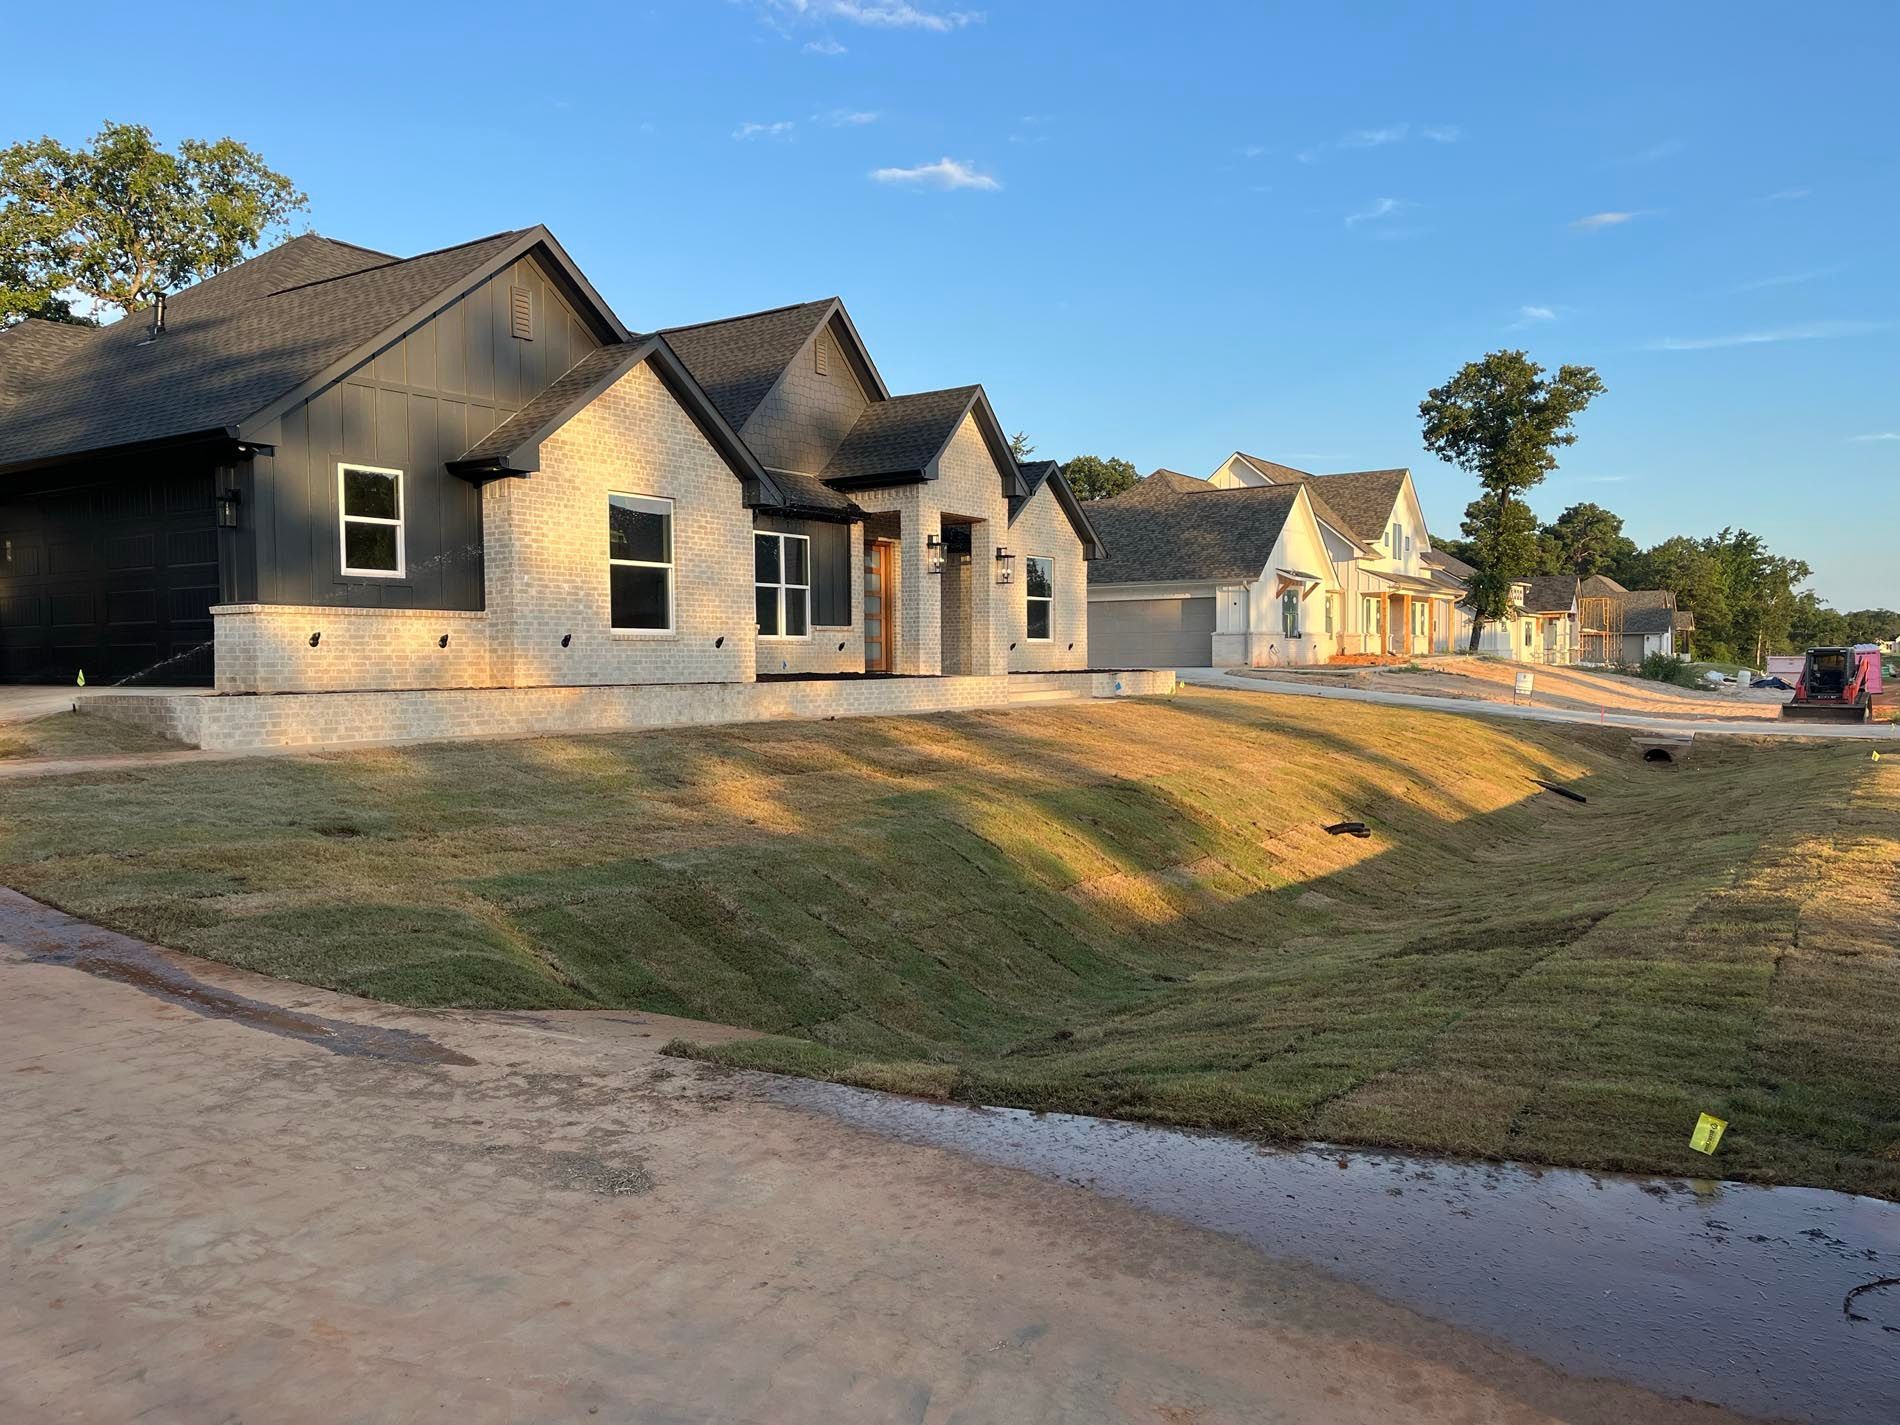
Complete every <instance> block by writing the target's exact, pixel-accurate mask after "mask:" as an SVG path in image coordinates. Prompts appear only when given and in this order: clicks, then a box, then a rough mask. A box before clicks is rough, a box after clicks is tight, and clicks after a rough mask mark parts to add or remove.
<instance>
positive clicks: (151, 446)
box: [0, 426, 273, 475]
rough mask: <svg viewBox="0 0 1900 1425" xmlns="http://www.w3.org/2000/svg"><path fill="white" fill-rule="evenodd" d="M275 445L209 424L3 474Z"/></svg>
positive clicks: (11, 467) (21, 465)
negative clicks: (194, 449) (201, 449)
mask: <svg viewBox="0 0 1900 1425" xmlns="http://www.w3.org/2000/svg"><path fill="white" fill-rule="evenodd" d="M272 444H273V442H271V441H269V440H250V439H246V438H245V437H244V436H243V435H242V434H240V432H239V430H238V428H237V427H236V426H209V427H207V428H206V429H204V430H197V431H186V432H184V433H183V434H181V435H162V436H155V437H153V438H152V439H151V440H132V441H126V442H123V443H122V444H119V445H101V446H94V447H91V448H89V449H85V450H69V451H63V452H61V453H59V454H57V455H36V456H34V457H32V458H31V459H28V460H15V461H11V462H9V463H7V464H4V465H0V475H24V474H26V473H28V472H30V471H33V470H50V469H54V468H56V467H58V466H61V465H84V464H88V463H90V462H92V461H98V460H122V459H126V458H129V457H131V456H137V455H149V454H153V453H155V452H157V451H161V450H175V449H183V448H185V447H187V446H193V445H210V446H217V445H230V446H232V447H244V446H254V447H257V448H259V449H269V448H270V447H271V445H272ZM232 453H233V454H241V453H243V452H242V450H241V449H234V450H233V452H232Z"/></svg>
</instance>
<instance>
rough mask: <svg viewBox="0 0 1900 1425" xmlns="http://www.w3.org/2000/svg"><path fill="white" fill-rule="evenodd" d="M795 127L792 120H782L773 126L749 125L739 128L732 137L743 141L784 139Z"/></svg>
mask: <svg viewBox="0 0 1900 1425" xmlns="http://www.w3.org/2000/svg"><path fill="white" fill-rule="evenodd" d="M795 127H796V125H794V124H793V123H792V121H791V120H790V119H780V120H779V121H778V122H777V123H773V124H749V123H748V124H741V125H739V127H738V128H736V129H734V130H733V131H732V136H733V137H734V138H735V139H739V140H741V141H744V140H746V139H782V138H784V137H785V136H786V135H787V134H789V133H790V132H791V131H792V130H793V128H795Z"/></svg>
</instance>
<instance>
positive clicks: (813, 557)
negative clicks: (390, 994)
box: [0, 227, 1101, 701]
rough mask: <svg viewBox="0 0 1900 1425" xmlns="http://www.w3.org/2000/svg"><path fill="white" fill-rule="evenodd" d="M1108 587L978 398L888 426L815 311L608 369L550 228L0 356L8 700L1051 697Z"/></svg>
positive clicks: (184, 308) (866, 373) (937, 394)
mask: <svg viewBox="0 0 1900 1425" xmlns="http://www.w3.org/2000/svg"><path fill="white" fill-rule="evenodd" d="M1100 551H1101V545H1100V543H1099V541H1098V538H1097V536H1096V533H1095V531H1094V529H1093V528H1092V527H1091V525H1090V522H1089V520H1088V518H1087V516H1086V514H1085V512H1084V510H1083V508H1082V506H1081V505H1080V504H1079V503H1078V502H1077V501H1076V499H1075V498H1074V496H1073V494H1072V493H1071V492H1070V490H1069V488H1068V486H1067V484H1066V482H1065V481H1064V480H1063V478H1062V475H1061V473H1060V471H1059V470H1057V469H1055V468H1054V467H1052V466H1047V465H1040V466H1027V467H1019V466H1018V465H1017V463H1016V462H1015V460H1014V459H1013V458H1012V455H1011V451H1010V448H1009V443H1008V440H1007V439H1006V438H1005V436H1004V434H1003V429H1002V427H1001V425H1000V424H999V423H998V421H997V418H996V414H995V412H994V411H993V410H992V409H991V407H990V402H989V399H988V397H987V396H986V395H985V393H984V391H983V388H982V387H981V386H978V385H963V386H956V387H950V388H947V389H943V390H937V391H928V392H921V393H913V394H893V393H892V392H891V391H890V390H889V389H888V388H887V387H886V385H885V382H884V379H883V377H882V376H881V375H880V374H879V373H878V369H877V366H876V364H875V363H874V362H873V360H872V358H871V355H870V352H869V351H868V349H867V348H866V346H865V344H864V342H863V340H862V339H861V338H860V336H859V334H858V331H857V328H856V326H855V324H854V323H853V321H852V319H851V317H850V315H849V314H848V313H847V311H846V310H845V307H844V305H843V303H842V302H840V301H839V300H837V299H836V298H828V299H825V300H823V301H816V302H807V303H802V304H799V305H795V306H788V307H781V308H777V309H774V310H772V311H766V312H757V313H753V314H750V315H746V316H740V317H733V318H728V319H725V320H721V321H714V322H706V323H701V324H697V325H692V326H682V327H675V328H671V329H668V330H664V331H657V332H652V333H649V334H645V335H641V334H636V333H635V332H633V331H630V330H629V329H628V328H627V327H626V326H625V325H624V324H623V323H622V322H621V320H620V318H619V317H618V316H617V315H615V313H614V312H613V310H612V309H611V308H610V307H609V306H608V305H607V303H606V302H605V301H604V300H603V299H602V298H601V296H600V294H599V293H598V292H597V291H596V290H595V289H594V287H593V285H592V284H591V283H590V282H589V281H588V279H587V277H586V276H585V275H584V274H583V273H582V272H581V271H580V269H579V268H578V267H576V266H575V264H574V263H573V261H572V260H571V259H570V258H569V256H568V255H567V253H566V252H565V251H563V249H562V248H561V245H560V244H559V243H558V242H557V241H556V240H555V239H554V237H553V235H552V234H550V233H549V232H548V231H547V230H546V229H545V228H541V227H535V228H527V229H523V230H519V231H512V232H505V233H498V234H495V235H493V236H490V237H486V238H481V239H479V240H477V241H474V242H470V243H464V244H461V245H459V246H456V247H452V248H447V249H444V250H441V251H437V252H431V253H426V254H423V255H421V256H417V257H411V258H398V257H393V256H390V255H389V254H386V253H381V252H374V251H371V250H369V249H366V248H362V247H356V246H353V245H351V244H348V243H343V242H337V241H334V240H331V239H328V238H324V237H319V236H314V235H311V236H304V237H298V238H295V239H292V240H291V241H289V242H286V243H284V244H283V245H282V246H280V247H277V248H274V249H272V250H271V251H269V252H266V253H264V254H262V255H260V256H258V257H255V258H253V259H251V260H249V261H247V262H243V263H241V264H239V265H237V266H235V267H233V268H231V269H229V270H228V271H225V272H223V273H221V274H219V275H217V276H215V277H212V278H210V279H209V280H207V281H204V282H202V283H200V284H198V285H197V286H195V287H192V288H190V289H188V290H186V291H182V292H179V293H177V294H175V295H173V296H172V297H171V298H170V299H169V300H167V301H164V302H161V303H160V304H159V305H158V306H157V307H156V308H155V309H154V310H152V311H148V312H141V313H137V314H134V315H132V316H128V317H126V318H124V319H123V320H121V321H119V322H118V323H116V324H114V325H112V326H107V327H103V328H98V329H93V328H82V327H71V326H60V325H54V324H51V323H47V322H42V321H27V322H24V323H21V324H19V325H17V326H15V327H13V328H11V329H9V330H7V331H5V332H4V333H0V679H6V680H13V681H28V680H57V681H62V682H71V681H73V680H75V678H76V677H77V676H78V674H79V673H80V672H81V671H82V670H83V672H84V673H85V674H86V676H87V678H88V679H89V680H90V681H93V682H95V683H96V682H103V681H110V680H115V679H125V678H138V677H142V678H145V679H148V680H151V681H154V682H158V683H163V684H167V685H176V684H186V683H192V682H199V683H215V686H216V688H217V689H218V690H219V691H221V692H228V693H246V694H308V693H314V692H371V691H379V690H380V691H395V690H400V691H404V692H413V691H416V690H441V689H527V688H542V689H547V688H554V689H560V688H577V687H603V686H617V685H644V684H667V685H702V684H736V683H751V682H753V681H754V680H755V679H756V678H761V677H772V676H778V677H782V678H801V677H802V678H807V679H810V678H819V677H835V676H839V675H847V676H849V675H855V676H863V675H867V674H868V675H879V674H893V675H896V674H909V675H917V676H933V675H944V676H946V677H955V676H964V677H970V678H983V677H992V676H995V675H1001V674H1005V673H1007V672H1010V671H1012V670H1015V671H1023V672H1044V673H1052V672H1058V671H1062V670H1079V669H1084V668H1086V667H1087V666H1088V664H1089V661H1090V660H1089V648H1088V630H1087V607H1088V582H1089V580H1088V567H1089V565H1088V561H1089V560H1090V559H1091V558H1093V557H1095V556H1097V555H1098V554H1099V553H1100ZM200 701H203V700H200Z"/></svg>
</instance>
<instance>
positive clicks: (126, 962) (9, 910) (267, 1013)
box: [0, 887, 475, 1064]
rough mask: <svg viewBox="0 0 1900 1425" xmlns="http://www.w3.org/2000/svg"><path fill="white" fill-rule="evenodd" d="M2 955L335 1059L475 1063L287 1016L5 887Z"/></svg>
mask: <svg viewBox="0 0 1900 1425" xmlns="http://www.w3.org/2000/svg"><path fill="white" fill-rule="evenodd" d="M0 949H5V950H12V951H15V952H17V953H19V954H22V955H25V956H26V957H27V958H28V959H30V960H36V961H39V962H40V963H42V964H49V965H66V966H69V967H71V968H72V969H75V970H83V971H85V972H86V973H87V974H89V975H98V976H99V977H100V978H101V979H107V980H114V981H117V982H118V983H119V984H122V985H130V986H131V987H132V988H134V989H137V990H142V991H143V992H145V993H146V994H149V995H155V996H157V997H158V998H160V999H162V1000H165V1001H167V1002H168V1003H171V1004H176V1005H182V1006H183V1007H184V1008H186V1009H189V1010H191V1011H192V1012H193V1013H195V1014H201V1015H204V1016H205V1017H206V1018H207V1019H226V1020H230V1021H231V1022H232V1023H235V1024H242V1025H246V1026H248V1027H249V1028H252V1029H261V1030H263V1031H264V1032H265V1033H267V1034H277V1035H281V1036H283V1037H284V1038H286V1039H297V1040H301V1041H302V1042H304V1043H306V1044H315V1045H318V1046H319V1047H321V1048H324V1049H328V1050H329V1051H330V1052H331V1053H333V1054H347V1055H362V1056H365V1057H368V1058H373V1059H394V1060H397V1061H399V1062H401V1063H406V1064H473V1063H474V1062H475V1061H474V1060H473V1059H471V1058H469V1057H468V1056H467V1055H465V1054H460V1053H457V1052H456V1051H455V1050H453V1049H449V1048H445V1047H444V1046H442V1045H440V1044H438V1043H436V1042H435V1041H434V1040H433V1039H431V1038H429V1037H428V1035H426V1034H416V1033H413V1032H411V1031H409V1030H406V1029H385V1028H381V1027H379V1026H377V1025H371V1024H353V1023H351V1022H350V1021H349V1020H345V1019H328V1018H325V1017H324V1016H322V1015H317V1014H304V1013H302V1012H300V1011H298V1010H291V1009H280V1008H278V1007H277V1006H276V1005H273V1004H266V1003H265V1002H264V1001H262V1000H255V999H250V998H247V997H246V996H244V995H240V994H237V993H235V992H233V991H231V990H227V989H223V988H221V987H219V986H217V985H208V984H206V983H205V982H204V981H203V980H200V979H199V978H198V977H197V976H196V975H193V974H192V973H191V972H190V971H188V970H186V969H184V968H183V967H182V966H180V965H178V964H176V963H174V962H173V961H172V960H170V959H168V958H167V957H165V956H164V955H161V954H159V953H158V951H156V950H155V949H153V948H152V947H151V946H150V945H147V944H145V943H144V942H143V941H140V940H133V939H131V938H130V937H129V936H124V935H119V934H117V933H116V932H114V931H110V930H102V929H100V928H99V927H98V926H96V925H89V924H88V923H86V922H85V921H83V920H76V919H74V918H73V917H72V916H70V915H67V914H65V913H64V912H62V911H57V910H54V909H53V908H52V907H51V906H47V905H42V904H40V903H39V902H38V901H36V900H32V899H30V898H28V897H26V896H23V895H21V894H19V893H18V892H17V891H11V890H7V889H5V888H4V887H0Z"/></svg>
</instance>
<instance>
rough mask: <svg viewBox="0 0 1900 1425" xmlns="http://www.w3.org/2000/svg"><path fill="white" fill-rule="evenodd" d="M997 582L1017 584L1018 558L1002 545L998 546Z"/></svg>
mask: <svg viewBox="0 0 1900 1425" xmlns="http://www.w3.org/2000/svg"><path fill="white" fill-rule="evenodd" d="M996 582H997V583H999V584H1013V583H1015V582H1016V556H1015V555H1014V554H1011V553H1010V552H1009V550H1008V549H1007V548H1006V547H1004V546H1003V545H1000V544H999V545H997V546H996Z"/></svg>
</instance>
